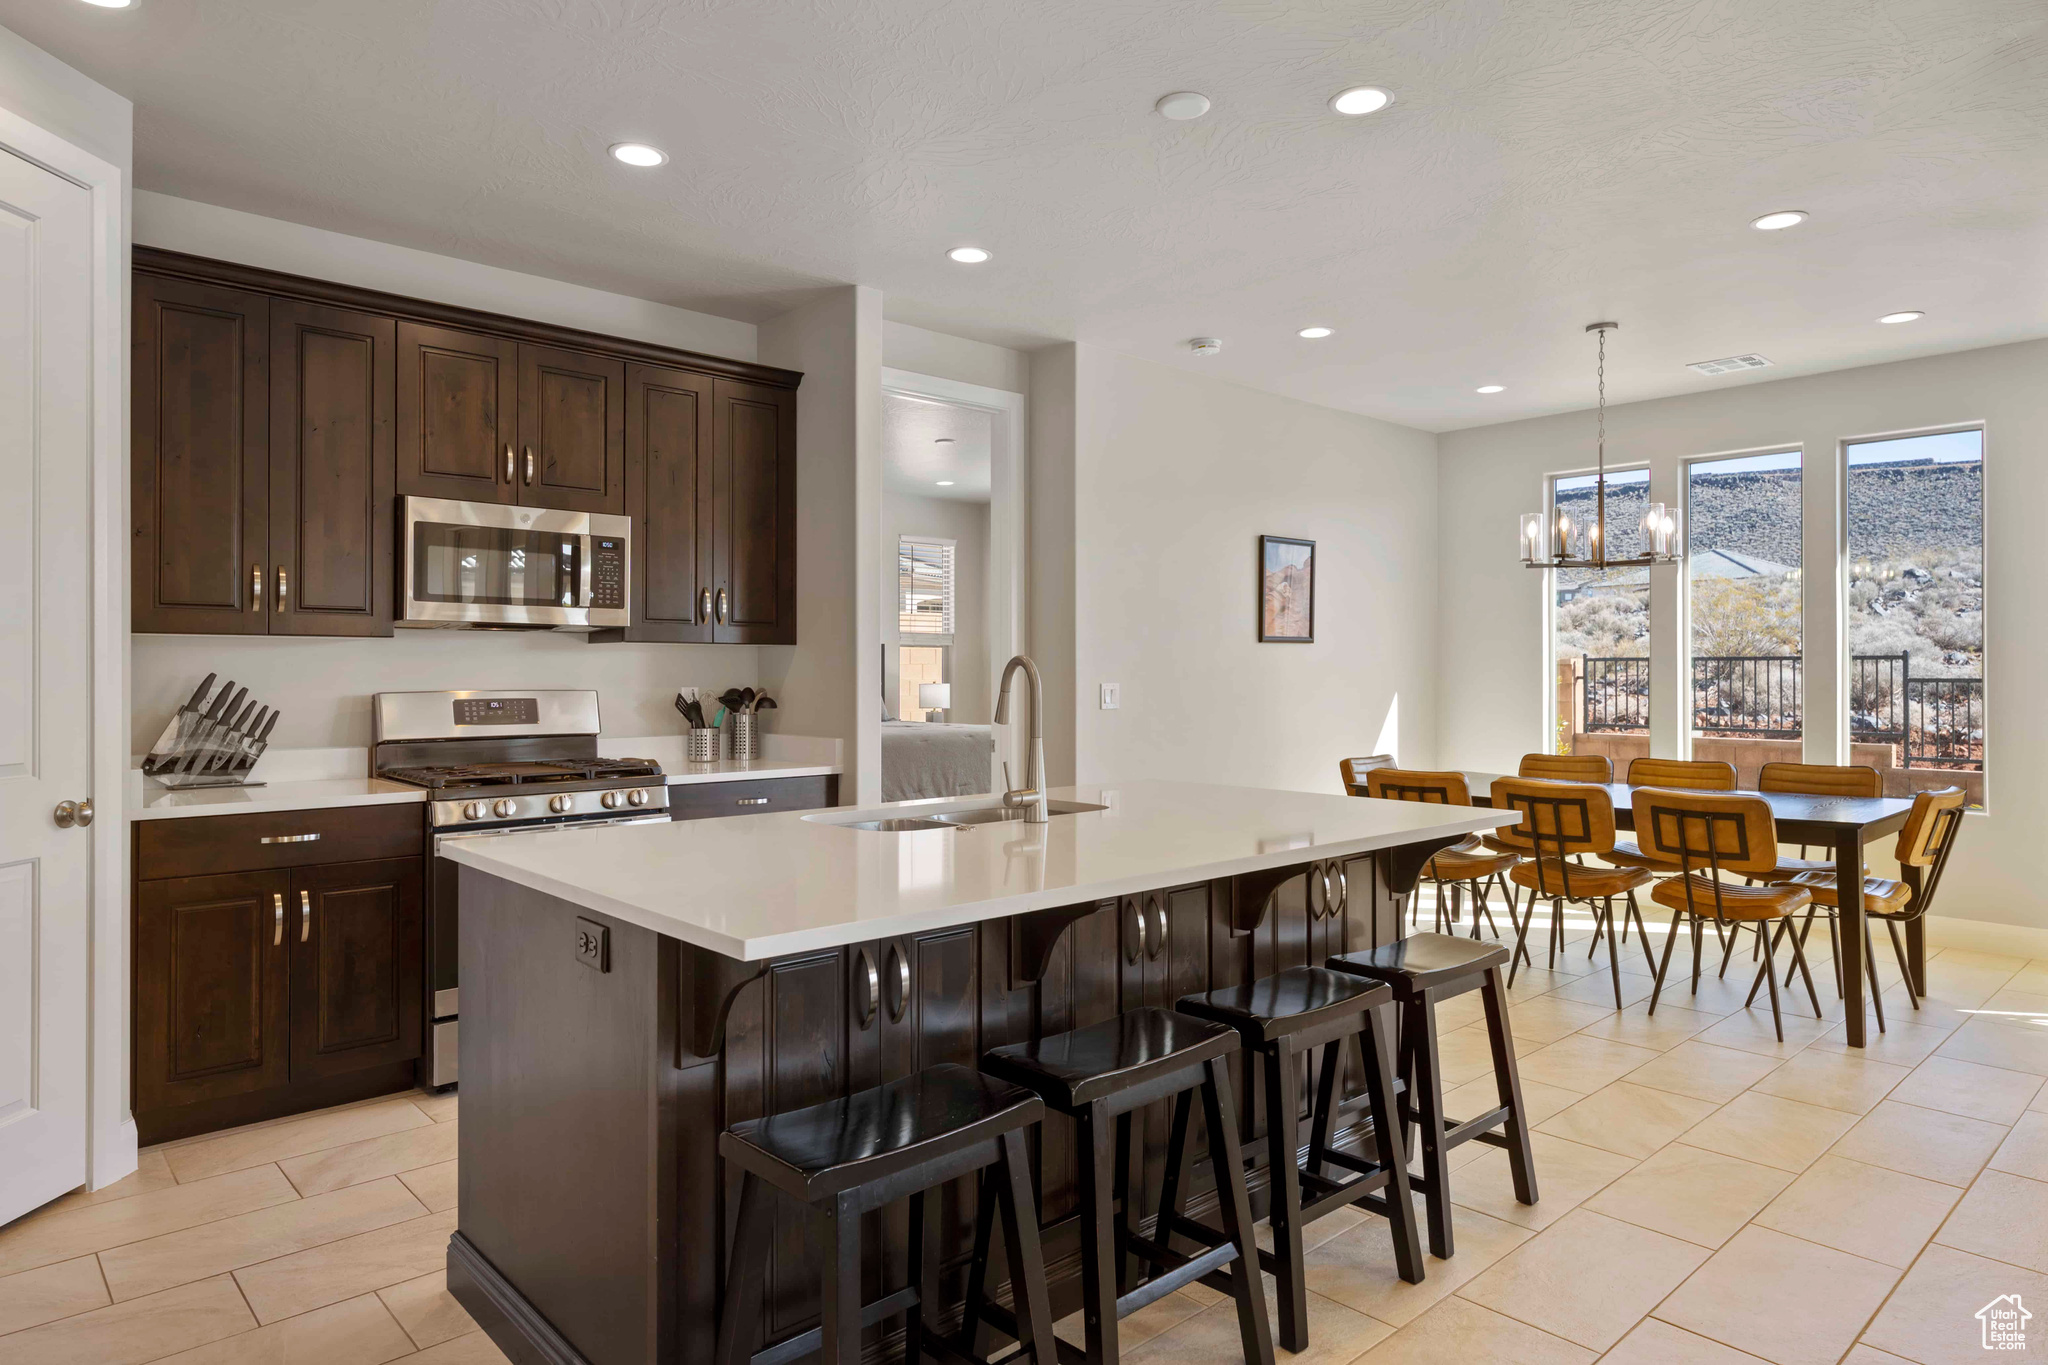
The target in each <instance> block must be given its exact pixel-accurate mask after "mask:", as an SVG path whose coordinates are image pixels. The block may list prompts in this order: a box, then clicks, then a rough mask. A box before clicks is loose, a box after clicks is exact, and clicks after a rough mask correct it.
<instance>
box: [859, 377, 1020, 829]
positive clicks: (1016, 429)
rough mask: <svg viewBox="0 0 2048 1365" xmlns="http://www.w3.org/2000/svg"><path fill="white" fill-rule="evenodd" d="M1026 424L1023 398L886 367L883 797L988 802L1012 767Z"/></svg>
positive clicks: (883, 405)
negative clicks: (1000, 689) (1002, 700)
mask: <svg viewBox="0 0 2048 1365" xmlns="http://www.w3.org/2000/svg"><path fill="white" fill-rule="evenodd" d="M1021 428H1022V395H1021V394H1013V393H1008V392H1006V391H1004V390H998V389H987V388H982V387H980V386H977V385H969V384H962V383H957V382H954V381H949V380H941V379H936V378H933V377H930V376H923V375H913V374H907V373H903V372H900V371H894V370H890V371H885V372H884V377H883V392H882V455H883V461H882V527H881V531H882V536H881V540H882V546H881V548H882V561H883V574H884V581H883V584H882V593H881V608H882V621H881V640H882V799H883V800H885V801H905V800H913V799H917V798H923V797H944V796H973V795H982V794H985V793H988V792H992V791H995V790H997V786H996V784H997V782H999V781H1000V770H1001V764H1002V762H1003V761H1004V760H1005V759H1011V761H1012V764H1013V767H1014V763H1015V760H1014V759H1013V758H1011V754H1010V747H1009V743H1008V739H1009V737H1008V736H1006V735H1003V734H1000V733H999V732H998V731H997V729H996V727H995V726H994V725H993V723H992V722H993V716H994V711H995V685H996V682H997V679H998V678H999V677H1000V676H1001V669H1002V665H1003V664H1004V662H1006V661H1007V660H1008V659H1009V657H1010V656H1011V655H1012V654H1014V653H1016V652H1017V649H1018V642H1017V626H1018V611H1017V605H1016V591H1017V584H1018V582H1019V580H1020V578H1021V574H1020V573H1019V571H1018V566H1017V565H1016V563H1015V557H1016V553H1017V548H1018V545H1019V536H1018V534H1017V527H1018V523H1019V521H1020V518H1019V516H1018V507H1017V499H1016V489H1017V486H1018V480H1017V473H1018V471H1017V456H1018V453H1019V452H1020V451H1021V449H1022V429H1021ZM1006 728H1014V727H1006Z"/></svg>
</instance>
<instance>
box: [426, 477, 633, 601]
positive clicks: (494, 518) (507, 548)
mask: <svg viewBox="0 0 2048 1365" xmlns="http://www.w3.org/2000/svg"><path fill="white" fill-rule="evenodd" d="M401 515H402V518H403V522H402V524H401V526H400V528H399V540H400V547H401V550H400V553H401V555H402V559H403V565H402V567H403V572H402V573H401V575H400V579H401V584H400V588H399V603H398V624H399V625H402V626H426V627H440V628H443V629H450V628H453V629H461V628H464V627H469V628H476V629H485V630H488V629H492V628H500V629H502V628H507V627H514V628H516V627H521V626H524V627H526V628H528V629H543V630H550V629H551V630H602V629H605V628H607V627H611V626H624V625H626V624H627V623H628V611H627V608H628V605H629V600H628V593H629V592H630V591H631V589H630V586H629V585H630V583H631V576H630V571H631V568H632V545H631V541H630V540H629V534H630V532H631V530H632V526H633V523H632V519H631V518H629V517H615V516H609V515H607V514H605V513H602V512H559V511H554V510H551V509H549V508H545V507H510V506H505V505H503V504H500V503H490V502H456V501H453V500H451V499H448V498H413V497H408V498H405V499H403V511H402V513H401Z"/></svg>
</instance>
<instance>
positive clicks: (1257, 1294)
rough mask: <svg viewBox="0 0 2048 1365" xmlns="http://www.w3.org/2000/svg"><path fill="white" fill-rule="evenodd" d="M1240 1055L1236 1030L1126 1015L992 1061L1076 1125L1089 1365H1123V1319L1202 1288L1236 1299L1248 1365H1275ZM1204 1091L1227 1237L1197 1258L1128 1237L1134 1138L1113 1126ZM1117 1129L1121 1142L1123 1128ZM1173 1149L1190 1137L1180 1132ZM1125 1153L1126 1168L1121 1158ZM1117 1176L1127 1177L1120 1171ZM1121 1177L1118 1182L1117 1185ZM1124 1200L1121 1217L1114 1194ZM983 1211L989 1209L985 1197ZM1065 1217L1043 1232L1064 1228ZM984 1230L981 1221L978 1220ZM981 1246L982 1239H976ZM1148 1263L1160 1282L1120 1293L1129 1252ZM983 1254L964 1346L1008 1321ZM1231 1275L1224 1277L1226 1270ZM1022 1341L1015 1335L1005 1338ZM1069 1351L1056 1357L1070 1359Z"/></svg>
mask: <svg viewBox="0 0 2048 1365" xmlns="http://www.w3.org/2000/svg"><path fill="white" fill-rule="evenodd" d="M1235 1051H1237V1033H1236V1032H1235V1031H1234V1030H1232V1029H1229V1028H1225V1027H1224V1026H1223V1025H1221V1024H1212V1023H1210V1022H1208V1021H1207V1020H1203V1019H1196V1018H1194V1017H1192V1016H1190V1015H1185V1014H1176V1013H1174V1012H1173V1011H1172V1010H1163V1009H1154V1008H1150V1007H1147V1008H1144V1009H1136V1010H1129V1011H1127V1012H1125V1013H1123V1014H1120V1015H1118V1016H1117V1017H1116V1018H1114V1019H1107V1020H1104V1021H1103V1022H1102V1023H1100V1024H1091V1025H1089V1026H1088V1027H1087V1028H1078V1029H1074V1030H1072V1031H1071V1032H1068V1033H1057V1034H1054V1035H1052V1036H1051V1037H1049V1038H1041V1039H1038V1040H1037V1041H1036V1042H1028V1043H1013V1044H1011V1045H1010V1046H1008V1047H999V1048H995V1049H992V1050H991V1051H989V1052H987V1053H985V1054H984V1055H983V1056H982V1059H981V1067H982V1070H984V1071H986V1072H988V1073H990V1074H991V1075H994V1076H997V1077H999V1078H1001V1079H1002V1080H1005V1081H1011V1082H1014V1083H1015V1084H1017V1085H1021V1086H1024V1087H1026V1088H1027V1089H1030V1090H1034V1091H1036V1092H1037V1093H1038V1096H1039V1098H1041V1099H1043V1100H1044V1101H1045V1103H1046V1105H1047V1107H1049V1108H1051V1109H1054V1110H1057V1111H1058V1112H1060V1113H1062V1114H1065V1115H1067V1116H1068V1117H1069V1118H1071V1119H1073V1120H1074V1122H1075V1124H1076V1126H1077V1128H1078V1130H1079V1133H1078V1136H1079V1144H1078V1146H1079V1165H1080V1168H1081V1207H1080V1211H1079V1213H1078V1214H1077V1215H1075V1216H1076V1217H1077V1218H1078V1219H1079V1221H1080V1223H1081V1316H1082V1320H1083V1322H1084V1323H1085V1324H1086V1330H1087V1350H1086V1351H1085V1352H1084V1353H1078V1354H1077V1355H1076V1356H1075V1357H1072V1358H1077V1359H1079V1360H1082V1361H1084V1362H1086V1365H1116V1361H1117V1359H1118V1354H1117V1320H1118V1319H1119V1318H1123V1317H1127V1316H1129V1315H1130V1314H1132V1313H1135V1312H1137V1311H1138V1310H1139V1309H1140V1308H1143V1307H1145V1306H1146V1305H1147V1304H1149V1303H1154V1302H1156V1301H1157V1300H1159V1299H1163V1298H1165V1297H1166V1296H1167V1295H1168V1294H1171V1293H1173V1292H1174V1291H1175V1290H1177V1289H1180V1288H1182V1287H1184V1286H1186V1285H1188V1284H1191V1283H1193V1282H1194V1281H1196V1280H1202V1281H1203V1282H1204V1283H1206V1284H1208V1285H1209V1286H1210V1287H1211V1288H1213V1289H1217V1290H1221V1291H1222V1292H1224V1293H1227V1294H1229V1295H1231V1296H1232V1297H1233V1298H1234V1299H1235V1300H1236V1301H1237V1326H1238V1335H1239V1337H1240V1338H1241V1340H1242V1342H1243V1345H1244V1358H1245V1362H1246V1365H1273V1334H1272V1330H1271V1329H1270V1328H1269V1327H1268V1326H1267V1323H1266V1294H1265V1286H1264V1284H1263V1282H1262V1281H1261V1280H1260V1277H1259V1273H1258V1264H1259V1263H1258V1259H1257V1252H1258V1242H1257V1240H1256V1235H1255V1233H1254V1232H1253V1226H1252V1206H1251V1199H1250V1198H1249V1196H1247V1194H1246V1193H1245V1184H1244V1157H1243V1152H1242V1150H1241V1149H1240V1147H1239V1145H1238V1138H1237V1111H1236V1108H1235V1106H1234V1104H1233V1102H1232V1100H1231V1094H1230V1070H1229V1067H1228V1066H1227V1065H1226V1064H1225V1059H1226V1058H1227V1057H1228V1056H1229V1055H1230V1054H1231V1053H1232V1052H1235ZM1197 1089H1199V1090H1200V1091H1201V1095H1202V1113H1203V1115H1204V1116H1205V1117H1206V1119H1207V1121H1208V1125H1209V1160H1210V1164H1211V1166H1212V1167H1213V1168H1214V1170H1215V1173H1216V1194H1217V1202H1218V1203H1219V1205H1220V1206H1221V1211H1222V1215H1223V1235H1222V1237H1221V1239H1220V1240H1218V1241H1217V1242H1216V1243H1215V1244H1213V1245H1207V1246H1204V1247H1203V1248H1202V1249H1201V1250H1200V1251H1197V1252H1196V1253H1195V1254H1194V1255H1192V1256H1183V1255H1181V1254H1179V1253H1178V1252H1173V1251H1169V1250H1167V1249H1166V1248H1165V1247H1163V1246H1160V1245H1157V1244H1154V1243H1151V1242H1148V1241H1146V1240H1145V1239H1143V1238H1141V1237H1139V1236H1138V1235H1137V1233H1136V1232H1135V1231H1134V1229H1133V1228H1132V1223H1133V1222H1134V1221H1135V1219H1134V1218H1133V1217H1132V1210H1133V1209H1134V1208H1135V1201H1134V1200H1132V1199H1131V1198H1130V1196H1129V1193H1128V1188H1127V1187H1128V1174H1127V1172H1128V1167H1129V1157H1128V1151H1129V1129H1128V1126H1127V1124H1124V1125H1119V1124H1117V1123H1115V1122H1113V1121H1114V1120H1116V1119H1118V1118H1120V1117H1122V1116H1125V1115H1128V1114H1130V1113H1131V1112H1132V1111H1133V1110H1136V1109H1140V1108H1143V1107H1144V1106H1145V1105H1148V1104H1152V1103H1154V1102H1155V1101H1158V1100H1163V1099H1167V1098H1169V1097H1171V1096H1176V1095H1178V1096H1182V1097H1183V1099H1182V1107H1181V1108H1180V1110H1179V1112H1180V1113H1182V1114H1185V1113H1186V1108H1185V1105H1186V1102H1187V1099H1188V1098H1189V1092H1192V1091H1194V1090H1197ZM1120 1127H1121V1128H1122V1130H1123V1131H1122V1140H1121V1141H1119V1140H1118V1133H1117V1131H1116V1130H1117V1129H1118V1128H1120ZM1175 1135H1176V1136H1175V1140H1176V1142H1179V1141H1181V1140H1184V1139H1185V1137H1186V1124H1185V1123H1181V1124H1178V1125H1176V1128H1175ZM1120 1151H1121V1152H1123V1153H1124V1158H1123V1160H1121V1161H1119V1160H1118V1156H1119V1152H1120ZM1120 1168H1121V1169H1120ZM1120 1175H1121V1176H1122V1177H1123V1178H1121V1179H1120V1178H1119V1176H1120ZM1120 1193H1121V1194H1124V1195H1125V1208H1124V1211H1123V1212H1122V1213H1121V1214H1120V1213H1119V1211H1118V1209H1117V1196H1118V1195H1119V1194H1120ZM983 1203H984V1204H986V1203H987V1197H986V1195H984V1196H983ZM1066 1221H1067V1220H1061V1222H1060V1223H1058V1224H1054V1225H1049V1226H1048V1227H1046V1228H1045V1229H1043V1231H1047V1232H1049V1231H1052V1230H1053V1227H1059V1226H1064V1225H1065V1222H1066ZM983 1227H984V1228H985V1227H986V1220H985V1219H984V1221H983ZM975 1235H976V1239H977V1243H979V1242H980V1241H981V1240H982V1239H983V1238H985V1237H986V1235H987V1234H986V1232H984V1231H981V1230H979V1229H978V1230H977V1231H976V1234H975ZM1127 1252H1129V1253H1132V1254H1136V1255H1137V1256H1139V1257H1140V1258H1141V1259H1143V1260H1145V1261H1149V1262H1150V1263H1151V1264H1152V1265H1153V1266H1154V1267H1155V1268H1157V1270H1158V1272H1159V1273H1157V1274H1155V1275H1153V1277H1152V1278H1150V1279H1148V1280H1147V1281H1145V1282H1144V1283H1143V1284H1141V1285H1138V1286H1136V1287H1135V1288H1131V1289H1129V1290H1128V1292H1126V1293H1122V1294H1119V1293H1118V1289H1119V1287H1120V1282H1121V1281H1123V1280H1124V1279H1125V1278H1126V1277H1125V1276H1124V1274H1123V1273H1122V1272H1123V1270H1124V1266H1125V1255H1126V1253H1127ZM985 1260H986V1257H984V1256H981V1255H979V1254H977V1255H976V1257H975V1261H974V1265H973V1267H972V1268H971V1269H970V1271H969V1276H970V1278H969V1281H968V1287H967V1318H966V1323H965V1325H964V1327H963V1329H962V1330H963V1336H962V1340H963V1341H965V1342H968V1343H972V1341H973V1337H972V1335H970V1334H971V1332H972V1330H973V1328H974V1325H975V1321H976V1318H977V1317H980V1318H983V1319H986V1320H987V1321H988V1322H989V1323H991V1324H992V1325H994V1326H995V1327H997V1328H999V1329H1000V1330H1002V1331H1006V1332H1010V1327H1009V1324H1008V1321H1007V1319H1008V1315H1007V1314H1006V1313H1004V1312H1003V1311H1002V1310H1001V1309H1000V1308H998V1307H997V1306H995V1305H994V1304H992V1303H987V1302H985V1301H984V1300H985V1295H984V1294H983V1292H982V1283H981V1280H980V1278H979V1275H978V1273H977V1272H978V1271H979V1270H980V1268H981V1267H982V1265H983V1264H984V1262H985ZM1233 1264H1234V1268H1233V1269H1232V1270H1231V1271H1230V1272H1229V1273H1228V1274H1227V1275H1226V1274H1225V1273H1224V1271H1223V1267H1225V1266H1231V1265H1233ZM1010 1334H1011V1335H1012V1336H1015V1335H1016V1333H1015V1332H1010ZM1070 1350H1071V1348H1065V1347H1063V1349H1062V1351H1061V1357H1062V1359H1063V1360H1065V1359H1069V1358H1070V1357H1069V1356H1068V1351H1070Z"/></svg>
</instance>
